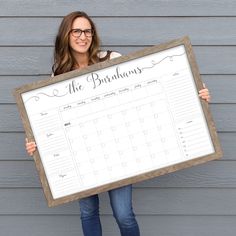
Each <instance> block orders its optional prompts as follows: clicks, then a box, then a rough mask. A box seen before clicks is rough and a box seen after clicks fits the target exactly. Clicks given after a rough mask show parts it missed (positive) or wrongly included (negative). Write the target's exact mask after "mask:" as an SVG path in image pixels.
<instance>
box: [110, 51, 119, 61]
mask: <svg viewBox="0 0 236 236" xmlns="http://www.w3.org/2000/svg"><path fill="white" fill-rule="evenodd" d="M120 56H122V55H121V54H120V53H119V52H113V51H112V52H111V55H110V59H113V58H117V57H120Z"/></svg>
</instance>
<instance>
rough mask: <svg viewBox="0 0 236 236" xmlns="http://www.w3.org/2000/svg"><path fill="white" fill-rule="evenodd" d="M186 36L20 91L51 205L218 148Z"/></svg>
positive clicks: (193, 161) (208, 156)
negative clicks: (200, 95)
mask: <svg viewBox="0 0 236 236" xmlns="http://www.w3.org/2000/svg"><path fill="white" fill-rule="evenodd" d="M201 88H203V87H202V81H201V78H200V73H199V71H198V68H197V64H196V60H195V58H194V54H193V50H192V47H191V43H190V40H189V38H188V37H184V38H181V39H177V40H173V41H171V42H168V43H165V44H161V45H157V46H153V47H149V48H145V49H143V50H141V51H138V52H135V53H131V54H129V55H125V56H121V57H119V58H115V59H112V60H109V61H106V62H102V63H98V64H95V65H92V66H89V67H87V68H86V69H83V70H80V71H72V72H69V73H65V74H62V75H58V76H55V77H53V78H49V79H46V80H44V81H38V82H35V83H32V84H27V85H24V86H22V87H20V88H17V89H15V91H14V95H15V98H16V102H17V105H18V108H19V112H20V115H21V118H22V122H23V125H24V128H25V132H26V136H27V137H28V139H29V140H31V141H35V142H36V144H37V150H36V152H35V153H34V160H35V163H36V168H37V170H38V172H39V176H40V180H41V183H42V187H43V190H44V193H45V196H46V199H47V202H48V205H49V206H56V205H60V204H63V203H66V202H69V201H73V200H76V199H80V198H83V197H86V196H90V195H93V194H96V193H100V192H103V191H107V190H110V189H114V188H117V187H120V186H124V185H127V184H132V183H136V182H139V181H143V180H147V179H150V178H154V177H157V176H160V175H163V174H166V173H170V172H173V171H177V170H180V169H183V168H187V167H190V166H194V165H197V164H201V163H204V162H207V161H210V160H214V159H218V158H220V157H221V156H222V151H221V147H220V143H219V140H218V137H217V131H216V128H215V125H214V122H213V119H212V116H211V113H210V110H209V106H208V104H207V102H205V101H203V100H202V99H200V98H199V95H198V91H199V90H200V89H201Z"/></svg>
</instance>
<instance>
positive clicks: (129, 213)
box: [79, 185, 140, 236]
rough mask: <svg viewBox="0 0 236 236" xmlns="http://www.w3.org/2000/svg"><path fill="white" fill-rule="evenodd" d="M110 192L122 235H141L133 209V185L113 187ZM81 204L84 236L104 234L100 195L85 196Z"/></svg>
mask: <svg viewBox="0 0 236 236" xmlns="http://www.w3.org/2000/svg"><path fill="white" fill-rule="evenodd" d="M108 193H109V197H110V203H111V207H112V211H113V216H114V217H115V219H116V222H117V224H118V226H119V229H120V233H121V236H140V232H139V227H138V224H137V221H136V219H135V215H134V213H133V209H132V185H128V186H124V187H121V188H117V189H113V190H110V191H109V192H108ZM79 204H80V211H81V222H82V228H83V232H84V236H102V227H101V222H100V218H99V198H98V195H93V196H90V197H87V198H83V199H81V200H80V201H79Z"/></svg>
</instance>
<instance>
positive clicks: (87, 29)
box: [69, 17, 93, 54]
mask: <svg viewBox="0 0 236 236" xmlns="http://www.w3.org/2000/svg"><path fill="white" fill-rule="evenodd" d="M81 30H82V31H81ZM91 30H92V26H91V25H90V23H89V21H88V20H87V19H86V18H84V17H78V18H76V19H75V20H74V22H73V24H72V32H71V33H70V35H69V44H70V47H71V49H72V50H73V52H74V53H77V54H85V53H87V52H88V50H89V48H90V46H91V43H92V40H93V37H92V33H91ZM81 32H82V33H81ZM80 33H81V35H80ZM79 35H80V36H79ZM86 35H87V36H86Z"/></svg>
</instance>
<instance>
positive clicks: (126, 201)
mask: <svg viewBox="0 0 236 236" xmlns="http://www.w3.org/2000/svg"><path fill="white" fill-rule="evenodd" d="M109 197H110V202H111V207H112V210H113V213H114V214H115V215H127V214H129V213H131V212H132V185H127V186H124V187H121V188H116V189H113V190H110V191H109Z"/></svg>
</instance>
